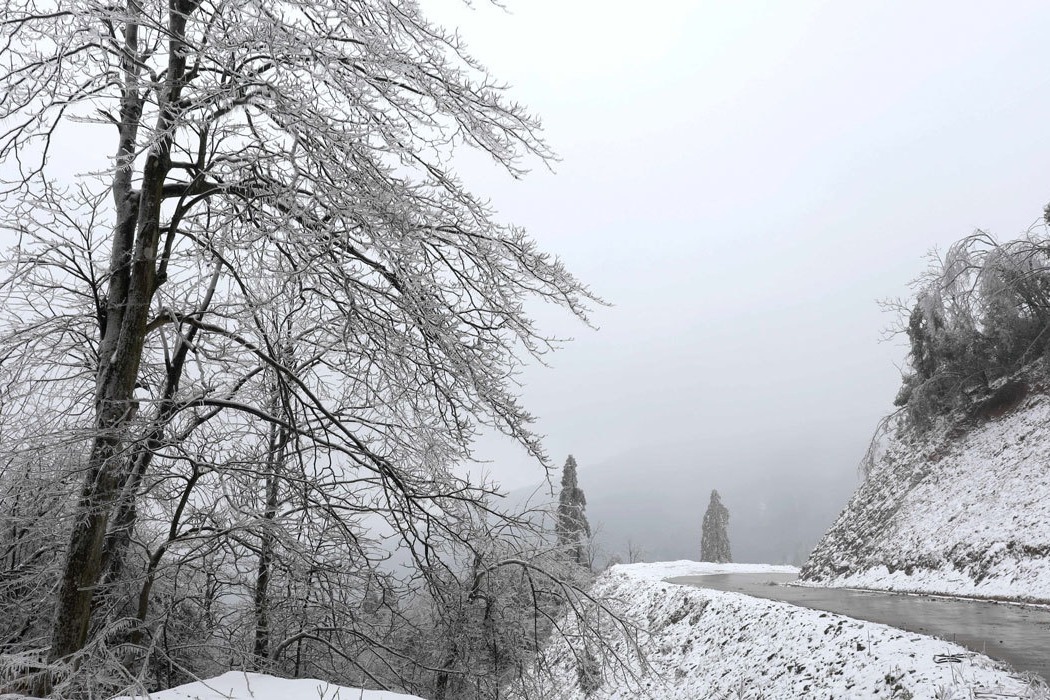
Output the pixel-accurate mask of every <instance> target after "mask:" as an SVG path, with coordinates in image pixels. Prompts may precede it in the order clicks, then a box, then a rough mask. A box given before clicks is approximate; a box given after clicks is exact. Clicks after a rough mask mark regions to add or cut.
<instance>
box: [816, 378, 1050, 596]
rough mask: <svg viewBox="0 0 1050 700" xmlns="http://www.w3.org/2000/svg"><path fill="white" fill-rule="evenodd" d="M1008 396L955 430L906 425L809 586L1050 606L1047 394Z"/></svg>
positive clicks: (825, 550)
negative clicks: (916, 429) (924, 430)
mask: <svg viewBox="0 0 1050 700" xmlns="http://www.w3.org/2000/svg"><path fill="white" fill-rule="evenodd" d="M1007 398H1009V399H1010V400H1009V401H999V402H998V403H997V404H996V405H995V406H993V407H987V408H988V410H984V408H986V407H985V406H984V404H983V403H982V404H981V405H978V406H977V407H976V409H977V410H975V411H974V413H973V415H972V416H971V417H970V418H968V419H966V420H965V421H963V420H961V419H960V420H959V421H957V422H956V424H955V425H954V426H952V427H949V428H942V429H940V430H936V431H931V432H929V433H925V434H917V433H916V432H914V431H912V430H909V429H907V428H901V429H898V430H897V431H896V434H895V435H893V436H892V438H891V439H890V440H889V441H888V442H887V444H886V445H885V447H884V448H883V450H882V451H881V454H879V455H878V457H877V458H876V460H875V463H874V466H873V468H872V470H871V473H870V474H869V475H868V478H867V479H866V480H865V482H864V483H863V484H862V485H861V486H860V488H859V489H858V490H857V492H856V493H855V494H854V496H853V498H852V499H851V500H850V503H849V505H848V506H847V507H846V509H845V510H844V511H843V512H842V514H841V515H840V516H839V518H838V519H837V520H836V522H835V524H834V525H832V527H831V529H830V530H829V531H828V533H827V534H826V535H825V536H824V538H823V539H822V540H821V541H820V543H819V544H818V545H817V546H816V548H815V549H814V550H813V553H812V554H811V556H810V559H809V561H808V562H807V563H806V565H805V566H804V567H803V570H802V578H803V579H804V580H805V581H809V582H811V583H815V584H826V585H836V586H858V587H867V588H880V589H889V590H910V591H924V592H936V593H948V594H958V595H975V596H987V597H1005V598H1015V599H1023V600H1040V601H1050V397H1048V396H1047V395H1046V394H1045V393H1043V392H1042V391H1041V390H1039V389H1038V388H1036V389H1033V390H1032V391H1031V392H1029V391H1028V390H1027V388H1026V390H1025V392H1024V393H1023V394H1019V393H1018V392H1017V391H1014V390H1011V396H1010V397H1007ZM1014 398H1016V399H1017V400H1016V401H1015V400H1014ZM985 403H987V402H985Z"/></svg>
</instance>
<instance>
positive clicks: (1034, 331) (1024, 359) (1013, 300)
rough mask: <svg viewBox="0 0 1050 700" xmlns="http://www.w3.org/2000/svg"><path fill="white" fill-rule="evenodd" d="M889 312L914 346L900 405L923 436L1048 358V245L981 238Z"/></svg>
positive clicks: (933, 270) (935, 268) (1042, 239)
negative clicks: (893, 312) (897, 317)
mask: <svg viewBox="0 0 1050 700" xmlns="http://www.w3.org/2000/svg"><path fill="white" fill-rule="evenodd" d="M914 286H915V295H914V298H913V299H911V300H909V301H907V302H904V301H901V302H898V303H896V304H892V305H891V306H893V307H896V309H897V310H898V312H899V313H900V324H899V330H900V331H901V332H902V333H905V334H906V335H907V337H908V341H909V344H910V346H911V352H910V353H909V356H908V360H909V367H908V370H907V371H906V372H905V376H904V381H903V385H902V387H901V389H900V392H899V393H898V395H897V398H896V401H895V403H896V404H897V405H898V406H902V407H904V408H905V415H906V416H907V418H908V419H909V421H910V422H911V424H912V425H914V426H917V427H919V428H924V427H927V426H929V425H932V424H934V422H935V419H937V418H938V417H941V416H945V415H947V414H948V413H950V412H952V411H963V412H966V411H967V410H969V409H970V408H972V407H973V406H974V405H975V404H976V403H978V402H980V401H982V400H984V399H985V398H987V397H988V395H989V393H990V392H991V391H993V387H994V386H996V385H997V383H998V382H999V381H1000V380H1002V379H1003V378H1004V377H1007V376H1008V375H1010V374H1012V373H1013V372H1016V371H1017V370H1019V369H1020V368H1021V367H1024V366H1025V365H1027V364H1029V363H1031V362H1032V361H1033V360H1036V359H1039V358H1041V357H1043V356H1044V355H1045V354H1046V353H1047V351H1048V350H1050V237H1048V236H1047V233H1046V231H1045V230H1044V231H1039V230H1038V229H1036V228H1033V229H1032V230H1031V231H1029V232H1028V233H1027V234H1026V235H1024V236H1023V237H1021V238H1018V239H1016V240H1012V241H1007V242H1004V243H1000V242H998V241H997V240H995V239H994V238H993V237H992V236H990V235H989V234H987V233H984V232H982V231H978V232H976V233H974V234H972V235H970V236H967V237H965V238H963V239H961V240H959V241H958V242H956V243H955V244H953V245H952V246H951V247H950V248H948V250H947V251H946V252H945V253H944V255H943V256H937V255H931V259H930V266H929V268H928V269H927V271H926V272H925V273H924V274H923V275H922V276H921V277H920V278H919V280H917V281H916V283H915V285H914Z"/></svg>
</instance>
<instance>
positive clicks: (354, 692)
mask: <svg viewBox="0 0 1050 700" xmlns="http://www.w3.org/2000/svg"><path fill="white" fill-rule="evenodd" d="M147 697H148V698H149V699H150V700H422V699H421V698H419V697H417V696H415V695H402V694H400V693H390V692H387V691H385V690H362V689H361V688H347V687H345V686H339V685H332V684H330V683H326V682H325V681H319V680H314V679H312V678H294V679H293V678H275V677H273V676H267V675H264V674H262V673H244V672H242V671H230V672H229V673H224V674H222V675H221V676H216V677H215V678H209V679H208V680H205V681H198V682H197V683H187V684H186V685H180V686H177V687H175V688H169V689H168V690H162V691H160V692H158V693H150V694H149V695H148V696H147V695H135V696H124V697H122V698H113V700H130V698H147Z"/></svg>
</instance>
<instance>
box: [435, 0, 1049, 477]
mask: <svg viewBox="0 0 1050 700" xmlns="http://www.w3.org/2000/svg"><path fill="white" fill-rule="evenodd" d="M509 4H510V7H509V12H503V11H501V10H499V9H496V8H493V7H491V6H489V5H487V4H485V3H484V2H482V1H481V0H478V2H477V4H476V7H475V8H474V9H473V10H470V9H464V8H462V7H461V6H459V5H458V4H457V3H456V2H455V0H432V2H430V3H424V7H425V8H426V9H427V10H428V11H429V12H430V13H431V16H433V17H435V18H437V19H439V20H440V21H442V22H443V23H445V24H446V25H448V26H458V27H460V29H461V33H462V35H463V36H464V37H465V39H466V41H467V43H468V45H469V46H470V47H471V50H472V52H473V53H474V55H475V56H477V57H478V58H479V59H480V60H481V61H482V62H483V63H485V64H486V65H487V66H489V68H491V70H492V72H493V74H494V75H495V76H497V77H498V78H500V79H503V80H506V81H508V82H509V83H511V84H512V85H513V88H514V89H513V91H512V94H513V96H514V97H515V98H517V99H518V100H519V101H521V102H523V103H525V104H527V105H528V106H529V107H530V108H532V109H533V110H534V111H536V112H537V113H539V114H540V115H541V116H542V117H543V119H544V123H545V127H546V133H547V136H548V138H549V140H550V142H551V144H552V145H553V147H554V148H555V150H556V151H557V152H558V153H559V154H560V155H561V157H562V162H561V163H559V164H558V165H557V166H556V170H557V172H556V174H550V173H547V172H544V171H542V169H541V170H537V171H535V172H534V173H533V174H532V175H531V176H530V177H529V178H527V179H526V180H525V181H523V182H514V181H512V180H510V179H509V178H507V177H503V176H501V175H499V174H498V173H496V172H495V171H493V170H491V169H488V168H483V167H481V166H480V165H479V164H477V163H474V162H468V163H466V164H465V166H464V169H465V171H466V172H465V174H466V176H467V177H466V179H467V181H468V182H469V183H470V184H471V186H472V188H473V189H474V190H475V191H477V192H479V193H483V194H487V195H490V196H491V197H492V199H493V202H494V204H495V205H496V207H497V208H498V209H499V211H500V212H501V215H502V216H504V217H505V218H506V219H508V220H511V221H514V222H516V223H519V224H522V225H525V226H526V227H527V228H528V229H529V231H530V232H531V234H532V235H533V236H534V237H535V238H536V239H537V240H538V241H539V242H540V243H541V245H542V246H543V247H544V248H545V249H547V250H550V251H553V252H555V253H557V254H559V255H560V256H561V257H562V258H563V259H564V260H565V261H566V262H567V263H568V265H569V267H570V269H572V270H573V271H574V272H576V273H577V274H578V275H579V276H580V277H581V278H582V279H583V280H585V281H586V282H588V283H589V284H591V285H592V287H593V288H594V289H595V290H596V291H597V292H599V293H600V294H601V295H602V296H604V297H605V298H606V299H607V300H608V301H610V302H612V303H613V304H614V306H613V307H612V308H608V309H602V310H600V311H599V312H598V313H597V314H596V315H595V321H596V322H597V323H598V325H600V326H601V330H600V331H599V332H591V331H588V330H587V329H586V328H584V327H582V326H579V325H577V324H573V323H571V322H569V321H567V320H566V319H564V318H563V317H560V316H556V315H555V316H552V317H551V319H550V322H549V323H548V327H549V328H551V329H552V330H554V331H556V332H561V333H568V334H571V335H574V336H576V338H577V340H576V342H574V343H572V344H570V346H569V347H567V348H566V349H565V350H563V351H562V352H560V353H558V354H557V355H555V356H553V357H552V358H551V363H552V365H553V367H552V368H542V367H536V368H531V369H529V370H528V371H527V372H526V373H525V374H524V375H523V377H522V381H523V383H524V385H525V387H524V390H523V396H524V398H525V402H526V404H527V406H529V408H530V409H531V410H532V411H533V412H534V413H536V414H537V415H539V416H540V422H539V428H540V430H541V432H543V433H545V434H546V435H547V436H548V440H547V445H548V448H549V450H550V452H551V454H552V456H553V457H554V460H555V462H557V463H559V464H560V463H561V461H563V460H564V456H565V454H567V453H569V452H573V453H574V454H575V455H576V457H577V459H578V461H579V462H580V464H581V469H586V465H587V464H596V463H599V462H601V461H603V460H606V459H609V458H612V457H614V456H616V455H619V454H621V453H623V452H626V451H629V450H632V449H636V448H639V447H644V446H645V445H648V444H655V443H688V444H691V445H694V446H696V445H699V447H696V448H695V449H696V451H697V454H696V458H697V460H699V461H702V460H703V457H704V455H703V453H704V452H705V451H707V450H708V448H710V452H711V454H724V453H725V452H726V448H727V446H735V449H738V450H739V451H740V452H741V453H742V454H744V453H747V452H748V451H757V450H759V449H760V448H762V449H761V451H762V453H764V454H766V453H768V450H769V446H770V445H784V446H785V449H786V450H792V451H794V450H797V448H799V447H800V446H807V445H812V446H814V449H816V448H817V447H819V446H826V447H827V446H830V447H829V449H830V448H835V449H833V450H832V451H836V450H837V451H841V449H842V448H843V447H845V448H846V449H847V452H848V453H850V454H852V453H853V452H855V453H856V456H857V458H859V457H860V455H861V453H862V452H863V450H864V447H865V445H866V441H867V439H868V436H869V435H870V432H871V430H872V429H873V428H874V425H875V422H876V421H877V419H878V418H879V417H880V416H881V415H883V414H885V413H886V412H888V410H889V409H890V403H891V401H892V399H893V396H894V394H895V392H896V388H897V385H898V383H899V372H898V369H897V367H896V366H895V364H899V363H901V362H902V361H903V358H904V353H905V350H904V348H903V347H902V346H901V345H900V344H899V343H879V342H878V341H879V338H880V336H881V331H882V330H883V329H884V328H885V327H886V326H887V325H889V324H890V323H891V321H892V318H891V317H890V316H889V315H887V314H883V313H882V312H881V311H880V310H879V308H878V306H877V305H876V300H877V299H882V298H888V297H896V296H903V295H906V294H907V291H908V289H907V283H908V282H909V281H910V280H911V279H913V278H914V277H915V276H916V275H917V274H918V272H919V271H920V270H921V269H922V267H923V255H924V254H925V253H926V252H927V251H928V250H930V249H931V248H933V247H934V246H938V247H941V248H944V247H946V246H947V245H948V244H950V243H951V242H952V241H954V240H956V239H957V238H960V237H962V236H964V235H966V234H968V233H970V232H971V231H972V230H973V229H974V228H975V227H980V228H984V229H987V230H990V231H992V232H993V233H995V234H997V235H999V236H1003V237H1009V236H1012V235H1014V234H1017V233H1019V232H1021V231H1023V230H1024V229H1026V228H1028V226H1030V225H1031V224H1032V223H1033V222H1035V221H1036V220H1038V219H1039V217H1040V215H1041V212H1042V207H1043V205H1044V204H1046V203H1047V201H1050V182H1048V178H1047V172H1048V169H1047V165H1048V156H1050V136H1048V134H1050V126H1048V125H1050V71H1048V68H1047V67H1048V66H1050V46H1048V44H1047V41H1046V38H1045V37H1046V28H1047V27H1050V3H1046V2H1014V1H1011V2H1008V3H987V2H914V1H913V2H900V1H893V2H859V1H858V2H831V1H828V2H817V1H809V2H804V1H798V0H793V1H792V2H730V1H728V0H725V1H717V2H714V1H700V0H691V1H677V0H667V1H664V2H653V3H649V4H645V5H643V4H640V3H637V2H630V3H628V2H611V1H609V0H605V1H603V2H598V1H597V0H528V1H526V0H509ZM544 318H545V319H546V314H545V315H544ZM851 446H852V447H851ZM851 449H852V451H850V450H851ZM479 456H482V457H487V458H489V459H492V460H494V464H493V465H492V468H491V471H492V473H493V474H494V475H495V476H496V477H497V479H499V480H501V481H502V482H503V483H504V484H505V485H508V486H516V485H518V484H520V483H525V482H528V481H535V479H536V472H535V470H530V469H527V468H526V466H527V464H528V460H527V458H525V457H524V455H523V454H522V453H521V452H520V450H517V449H516V448H514V446H513V445H510V444H507V443H506V442H505V441H497V440H485V441H483V442H482V444H481V446H480V450H479ZM771 466H773V465H771ZM854 466H855V464H854V463H852V462H850V463H845V464H842V465H841V468H842V469H846V470H849V469H853V467H854ZM726 468H727V469H731V468H732V465H726ZM792 468H800V469H801V468H805V464H796V465H793V466H792Z"/></svg>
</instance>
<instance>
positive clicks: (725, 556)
mask: <svg viewBox="0 0 1050 700" xmlns="http://www.w3.org/2000/svg"><path fill="white" fill-rule="evenodd" d="M700 561H713V562H718V563H725V562H731V561H733V554H732V552H731V551H730V549H729V509H728V508H726V507H725V506H724V505H723V504H722V497H721V496H719V495H718V491H711V502H710V503H709V504H708V506H707V512H706V513H704V526H703V533H702V535H701V538H700Z"/></svg>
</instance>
